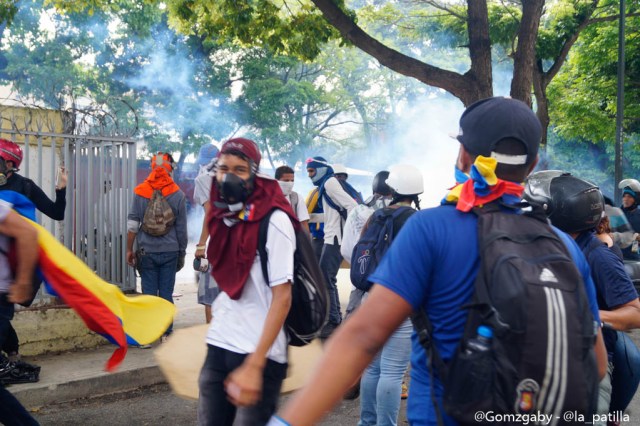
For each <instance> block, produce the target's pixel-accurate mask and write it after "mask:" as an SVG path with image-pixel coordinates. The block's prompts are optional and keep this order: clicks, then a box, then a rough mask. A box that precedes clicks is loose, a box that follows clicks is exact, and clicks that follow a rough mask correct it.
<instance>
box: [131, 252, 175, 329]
mask: <svg viewBox="0 0 640 426" xmlns="http://www.w3.org/2000/svg"><path fill="white" fill-rule="evenodd" d="M177 267H178V252H177V251H170V252H162V253H145V254H143V255H142V256H140V268H139V270H140V278H141V281H142V294H150V295H152V296H160V297H162V298H163V299H164V300H168V301H169V302H171V303H173V288H174V287H175V285H176V269H177ZM172 331H173V323H171V325H169V328H167V331H166V332H165V334H170V333H171V332H172Z"/></svg>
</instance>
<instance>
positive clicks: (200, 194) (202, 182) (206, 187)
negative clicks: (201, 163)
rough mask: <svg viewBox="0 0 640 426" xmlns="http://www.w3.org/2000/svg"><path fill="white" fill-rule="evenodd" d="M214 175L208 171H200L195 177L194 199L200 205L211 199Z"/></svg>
mask: <svg viewBox="0 0 640 426" xmlns="http://www.w3.org/2000/svg"><path fill="white" fill-rule="evenodd" d="M212 182H213V176H212V175H210V174H209V173H208V172H204V173H200V174H199V175H198V176H196V178H195V179H194V185H195V186H194V188H193V201H195V203H196V204H197V205H199V206H201V205H203V204H204V203H206V202H207V201H209V196H210V195H211V184H212Z"/></svg>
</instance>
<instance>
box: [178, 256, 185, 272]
mask: <svg viewBox="0 0 640 426" xmlns="http://www.w3.org/2000/svg"><path fill="white" fill-rule="evenodd" d="M185 256H186V254H181V255H180V256H178V265H177V266H176V272H178V271H180V270H181V269H182V268H184V258H185Z"/></svg>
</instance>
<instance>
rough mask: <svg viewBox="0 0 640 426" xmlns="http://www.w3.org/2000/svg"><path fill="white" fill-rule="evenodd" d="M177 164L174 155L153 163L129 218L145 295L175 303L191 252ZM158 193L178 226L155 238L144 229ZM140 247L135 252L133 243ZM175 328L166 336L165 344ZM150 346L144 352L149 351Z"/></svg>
mask: <svg viewBox="0 0 640 426" xmlns="http://www.w3.org/2000/svg"><path fill="white" fill-rule="evenodd" d="M174 168H175V162H174V161H173V157H172V156H171V154H168V153H163V152H159V153H158V154H156V155H154V156H153V158H152V159H151V173H149V176H147V178H146V179H145V180H144V182H142V183H141V184H140V185H138V186H137V187H136V188H135V190H134V197H133V202H132V204H131V209H130V210H129V216H128V218H127V255H126V256H127V263H128V264H129V265H131V266H135V267H136V269H138V271H140V279H141V283H142V293H144V294H151V295H153V296H160V297H162V298H163V299H165V300H168V301H169V302H171V303H173V289H174V287H175V284H176V272H177V271H179V270H180V269H182V267H183V266H184V258H185V254H186V249H187V207H186V197H185V195H184V192H182V191H181V190H180V188H179V187H178V185H176V183H175V182H174V181H173V177H172V174H173V169H174ZM154 190H161V191H162V195H163V196H164V198H165V199H166V200H167V202H168V203H169V206H171V210H173V214H174V216H175V219H176V220H175V223H174V224H173V226H172V227H171V229H169V232H168V233H166V234H165V235H161V236H154V235H150V234H148V233H147V232H145V231H144V228H143V227H142V226H141V225H142V221H143V218H144V214H145V211H146V209H147V205H148V204H149V202H150V199H151V197H152V195H153V191H154ZM134 241H135V242H136V243H137V250H136V252H134V250H133V243H134ZM172 331H173V324H171V325H170V326H169V328H168V329H167V331H166V332H165V334H164V335H163V336H162V341H163V342H164V341H165V340H166V338H167V336H168V335H169V334H171V332H172ZM149 347H150V346H149V345H144V346H141V348H149Z"/></svg>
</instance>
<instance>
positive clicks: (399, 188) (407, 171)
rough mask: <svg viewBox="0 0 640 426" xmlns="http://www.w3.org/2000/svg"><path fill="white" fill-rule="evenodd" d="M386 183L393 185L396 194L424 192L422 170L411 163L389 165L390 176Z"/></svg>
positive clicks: (409, 194) (408, 194)
mask: <svg viewBox="0 0 640 426" xmlns="http://www.w3.org/2000/svg"><path fill="white" fill-rule="evenodd" d="M386 184H387V185H389V187H391V189H392V190H393V192H394V196H395V195H396V194H397V195H406V196H411V195H418V194H422V193H423V192H424V179H423V177H422V172H420V170H418V169H417V168H416V167H414V166H412V165H410V164H395V165H393V166H391V167H389V177H388V178H387V180H386Z"/></svg>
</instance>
